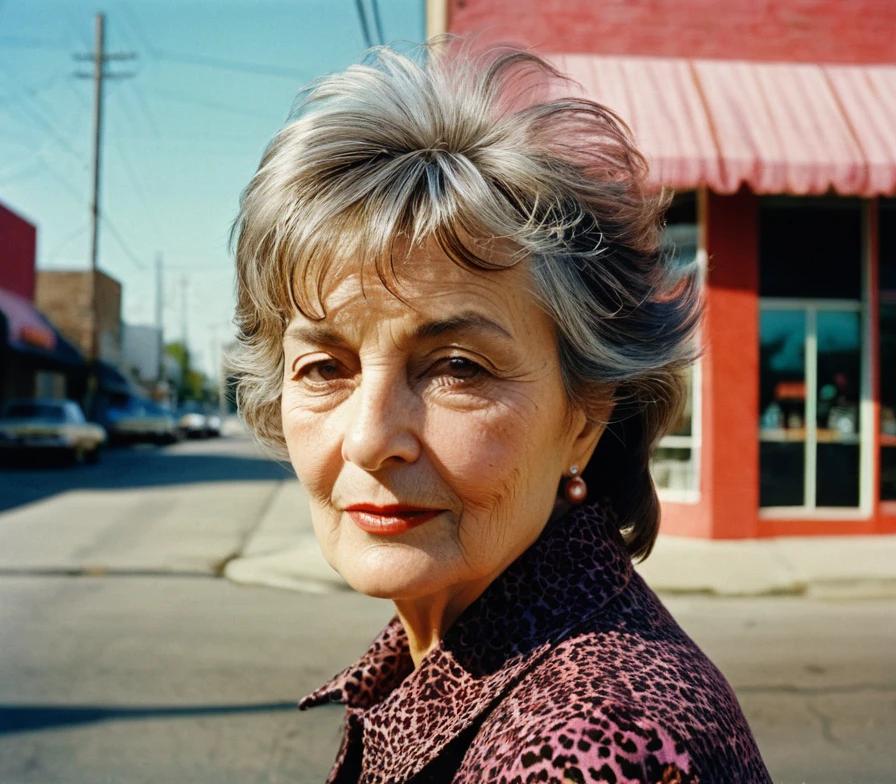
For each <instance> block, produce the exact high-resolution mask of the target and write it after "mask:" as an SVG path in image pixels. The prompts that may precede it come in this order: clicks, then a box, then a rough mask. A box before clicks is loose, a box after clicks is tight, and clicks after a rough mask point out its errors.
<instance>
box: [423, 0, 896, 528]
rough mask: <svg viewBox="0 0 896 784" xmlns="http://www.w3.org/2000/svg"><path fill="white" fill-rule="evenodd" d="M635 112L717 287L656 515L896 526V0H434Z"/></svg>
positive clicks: (674, 228)
mask: <svg viewBox="0 0 896 784" xmlns="http://www.w3.org/2000/svg"><path fill="white" fill-rule="evenodd" d="M427 12H428V15H427V22H428V33H429V34H434V33H438V32H442V31H445V30H447V31H450V32H454V33H461V34H464V33H476V34H478V35H479V36H480V37H482V38H485V39H495V40H501V41H507V42H513V43H518V44H524V45H527V46H531V47H533V48H534V49H535V50H537V51H539V52H541V53H542V54H544V55H546V56H548V58H549V59H550V60H551V61H552V62H554V63H555V64H556V65H557V66H558V67H559V68H560V70H561V71H563V72H565V73H567V74H569V75H570V76H571V77H572V78H573V80H574V81H575V82H577V83H578V85H579V86H578V87H574V86H571V87H570V89H571V90H575V89H577V90H581V91H584V93H585V94H586V95H587V96H588V97H590V98H592V99H594V100H596V101H599V102H600V103H603V104H605V105H607V106H609V107H610V108H612V109H614V110H616V111H617V113H618V114H619V115H620V116H621V117H622V118H623V119H624V120H625V121H626V122H627V123H628V124H629V125H630V127H631V129H632V131H633V133H634V136H635V138H636V140H637V141H638V143H639V146H640V147H641V149H642V150H643V152H644V153H645V154H646V156H647V158H648V160H649V162H650V165H651V177H652V179H653V181H654V183H655V184H656V185H658V186H659V185H663V186H668V187H671V188H674V189H675V191H676V194H677V195H676V199H675V202H674V203H673V207H672V209H671V210H670V213H669V216H668V235H669V239H670V243H671V244H672V245H674V247H675V249H676V250H675V252H677V253H679V254H696V257H697V260H698V261H699V262H700V264H701V267H702V269H703V272H704V278H705V283H706V287H707V316H706V321H705V324H704V335H703V343H704V344H705V345H706V352H705V355H704V357H703V358H702V360H701V361H700V362H699V363H698V365H697V366H696V367H695V368H694V371H693V374H692V376H691V390H692V394H691V405H690V410H689V411H688V412H687V415H686V417H685V419H684V421H682V422H681V423H680V426H679V428H678V429H677V430H676V432H675V433H674V434H672V435H670V436H668V437H667V438H666V439H664V441H663V442H662V443H661V445H660V448H659V449H658V451H657V454H656V456H655V460H654V476H655V478H656V480H657V484H658V486H659V488H660V495H661V498H662V501H663V531H664V532H665V533H669V534H679V535H687V536H698V537H706V538H716V539H723V538H755V537H770V536H805V535H834V534H843V535H849V534H880V533H896V198H893V197H894V196H896V33H894V31H896V3H882V2H873V1H870V0H869V1H862V0H853V1H852V2H849V3H845V2H837V0H827V1H823V0H791V1H790V2H787V1H786V0H777V1H775V0H770V2H763V3H756V2H753V1H752V0H727V2H725V3H718V2H715V0H674V2H673V0H429V2H428V3H427Z"/></svg>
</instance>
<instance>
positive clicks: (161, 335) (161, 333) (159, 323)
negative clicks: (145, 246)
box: [156, 253, 165, 384]
mask: <svg viewBox="0 0 896 784" xmlns="http://www.w3.org/2000/svg"><path fill="white" fill-rule="evenodd" d="M162 274H163V267H162V254H161V253H156V330H157V332H158V339H159V364H158V367H157V368H156V383H157V384H161V383H162V381H164V380H165V328H164V326H163V316H162V290H163V289H162Z"/></svg>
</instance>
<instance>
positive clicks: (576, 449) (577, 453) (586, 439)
mask: <svg viewBox="0 0 896 784" xmlns="http://www.w3.org/2000/svg"><path fill="white" fill-rule="evenodd" d="M614 407H615V404H614V403H613V402H612V401H609V402H607V403H604V404H602V405H600V406H594V407H591V409H590V411H587V412H586V411H585V410H584V409H583V408H577V409H576V411H575V413H574V414H573V418H574V423H575V424H574V428H575V439H574V440H573V443H572V445H571V449H570V459H569V461H568V463H569V465H577V466H579V467H580V469H583V468H584V467H585V466H586V465H588V461H589V460H591V455H593V454H594V450H595V449H596V448H597V444H598V441H600V437H601V436H602V435H603V433H604V430H606V429H607V425H608V424H609V421H610V416H611V415H612V413H613V408H614Z"/></svg>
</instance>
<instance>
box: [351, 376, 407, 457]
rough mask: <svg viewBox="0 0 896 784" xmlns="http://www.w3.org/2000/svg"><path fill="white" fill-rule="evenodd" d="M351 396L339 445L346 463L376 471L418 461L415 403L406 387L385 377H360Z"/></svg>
mask: <svg viewBox="0 0 896 784" xmlns="http://www.w3.org/2000/svg"><path fill="white" fill-rule="evenodd" d="M352 397H353V400H351V401H350V405H351V407H352V408H351V415H350V416H351V418H350V421H349V422H348V426H347V428H346V432H345V436H344V438H343V442H342V457H343V459H344V460H345V461H346V462H349V463H354V464H355V465H357V466H359V467H360V468H363V469H364V470H365V471H378V470H380V469H381V468H384V467H386V466H387V465H391V464H394V463H395V462H402V463H413V462H414V461H415V460H417V458H418V457H419V456H420V449H421V447H420V441H419V439H418V436H417V432H416V430H415V428H414V423H413V421H412V420H413V408H414V401H413V400H412V399H411V397H412V396H411V394H410V391H409V390H408V388H407V386H406V385H405V384H403V383H399V382H398V381H397V380H395V379H392V378H390V376H387V375H383V376H379V377H377V376H368V377H362V380H361V383H360V385H359V386H358V387H357V388H356V390H355V392H354V394H353V395H352Z"/></svg>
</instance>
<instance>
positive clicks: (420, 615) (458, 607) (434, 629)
mask: <svg viewBox="0 0 896 784" xmlns="http://www.w3.org/2000/svg"><path fill="white" fill-rule="evenodd" d="M492 579H493V577H492V576H489V577H487V578H484V579H482V580H479V581H476V582H474V583H469V584H465V585H464V586H462V587H460V588H459V587H458V586H453V590H450V591H443V592H439V593H437V594H431V595H429V596H426V597H421V598H415V599H395V600H394V602H395V609H396V611H397V613H398V618H399V620H400V621H401V625H402V626H403V627H404V630H405V632H406V633H407V636H408V644H409V646H410V652H411V659H412V660H413V662H414V668H415V669H416V668H417V667H419V666H420V662H421V661H423V659H424V658H425V657H426V655H427V654H428V653H429V652H430V651H432V650H433V649H434V648H436V647H437V646H438V644H439V642H440V641H441V640H442V638H443V637H444V636H445V632H447V631H448V629H450V628H451V626H452V625H453V624H454V622H455V621H456V620H457V619H458V617H459V616H460V614H461V613H462V612H463V611H464V610H466V609H467V607H469V606H470V605H471V604H472V603H473V602H474V601H476V599H478V598H479V596H480V595H481V594H482V592H483V591H485V589H486V588H487V587H488V586H489V584H490V583H491V582H492Z"/></svg>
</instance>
